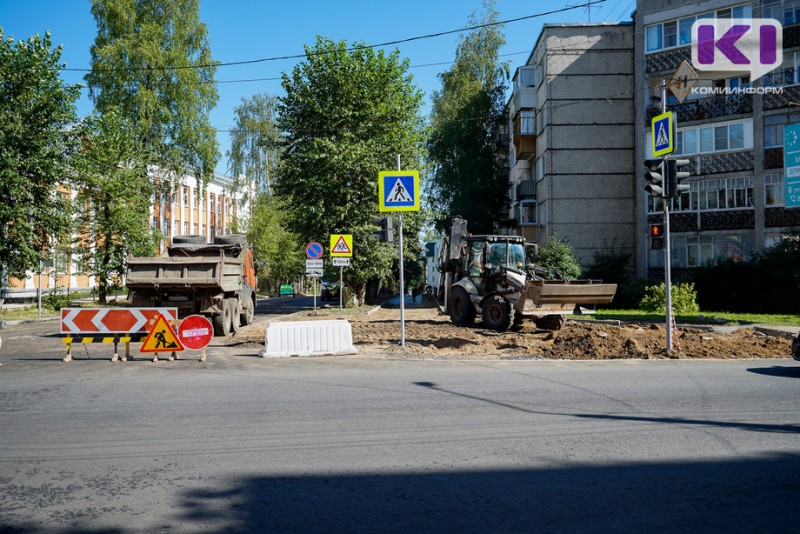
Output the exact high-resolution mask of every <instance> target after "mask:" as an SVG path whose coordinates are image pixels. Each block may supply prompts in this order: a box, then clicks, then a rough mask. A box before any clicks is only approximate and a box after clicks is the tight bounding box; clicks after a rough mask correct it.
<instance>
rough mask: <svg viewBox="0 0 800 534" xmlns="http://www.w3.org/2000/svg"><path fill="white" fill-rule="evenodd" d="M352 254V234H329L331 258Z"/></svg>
mask: <svg viewBox="0 0 800 534" xmlns="http://www.w3.org/2000/svg"><path fill="white" fill-rule="evenodd" d="M352 256H353V236H352V235H351V234H332V235H331V258H351V257H352Z"/></svg>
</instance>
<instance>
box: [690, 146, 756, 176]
mask: <svg viewBox="0 0 800 534" xmlns="http://www.w3.org/2000/svg"><path fill="white" fill-rule="evenodd" d="M696 159H699V160H700V169H699V174H723V173H728V172H736V171H750V170H753V167H754V165H753V153H752V151H746V152H725V153H722V154H705V155H702V156H697V158H696Z"/></svg>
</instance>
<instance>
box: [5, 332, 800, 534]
mask: <svg viewBox="0 0 800 534" xmlns="http://www.w3.org/2000/svg"><path fill="white" fill-rule="evenodd" d="M37 328H38V330H37ZM92 350H97V348H96V347H92ZM211 352H212V354H211V355H210V356H209V359H208V361H207V362H206V363H204V364H201V363H199V362H197V361H191V360H181V361H174V362H165V361H162V362H159V363H153V362H150V361H147V360H136V361H129V362H125V363H122V362H119V363H110V362H108V361H107V360H106V359H97V358H92V359H77V360H76V361H74V362H71V363H66V364H65V363H62V362H61V361H60V357H61V355H62V347H61V346H60V342H59V339H58V338H57V337H48V336H47V335H46V334H43V333H42V330H41V325H32V326H31V325H20V326H19V327H15V328H13V329H11V330H7V331H6V335H4V345H3V348H2V352H0V363H2V364H3V365H2V367H0V429H2V431H1V432H2V446H1V447H0V531H10V532H89V533H94V532H96V533H99V532H159V531H160V532H173V531H174V532H199V531H207V532H251V531H263V532H340V531H349V532H391V531H394V532H424V531H430V532H433V531H460V532H614V531H634V532H644V531H665V530H671V531H676V530H680V531H719V532H752V531H761V532H796V530H797V525H798V523H799V522H800V513H799V512H798V509H800V507H798V502H800V475H799V474H798V473H799V472H800V471H799V468H800V448H798V443H800V442H799V441H798V433H800V417H799V416H798V400H800V365H797V364H796V363H795V362H792V361H791V360H789V361H787V360H766V361H765V360H758V361H747V360H745V361H742V360H737V361H673V360H670V361H624V362H620V361H607V362H558V361H553V362H547V361H517V362H508V361H506V362H474V361H473V362H457V361H448V362H436V361H391V360H389V361H387V360H380V361H379V360H369V359H365V358H359V357H318V358H282V359H262V358H257V357H255V353H256V351H255V350H252V349H248V350H246V351H237V348H236V347H229V348H226V347H214V348H213V350H212V351H211ZM4 529H5V530H4Z"/></svg>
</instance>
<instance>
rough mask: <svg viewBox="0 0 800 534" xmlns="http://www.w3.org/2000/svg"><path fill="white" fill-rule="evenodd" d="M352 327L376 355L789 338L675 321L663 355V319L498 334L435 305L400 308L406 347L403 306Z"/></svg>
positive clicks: (770, 344) (758, 349)
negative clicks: (455, 320) (457, 321)
mask: <svg viewBox="0 0 800 534" xmlns="http://www.w3.org/2000/svg"><path fill="white" fill-rule="evenodd" d="M341 317H342V315H341V314H340V313H339V312H338V310H334V309H331V310H326V309H324V308H323V309H320V310H317V312H316V313H305V314H295V315H292V316H291V317H288V318H287V319H286V320H294V321H296V320H315V319H334V318H341ZM345 317H346V318H347V319H348V320H349V321H350V324H351V325H352V330H353V343H354V345H355V346H356V348H357V349H358V352H359V355H361V356H366V357H378V358H415V359H474V360H480V359H558V360H613V359H663V358H685V359H700V358H720V359H733V358H789V357H791V344H792V343H791V340H789V339H785V338H781V337H771V336H767V335H765V334H763V333H761V332H758V331H756V330H754V329H752V328H741V329H738V330H735V331H733V332H730V333H720V332H715V331H713V330H711V329H709V328H705V327H679V328H678V330H677V333H676V334H675V336H674V337H673V348H674V350H673V351H672V353H670V354H667V353H666V350H665V346H666V331H665V327H664V325H663V324H661V325H658V324H622V325H620V326H614V325H609V324H605V323H600V322H598V323H593V322H589V321H580V322H579V321H573V320H568V321H567V323H566V325H565V326H564V328H563V329H561V330H559V331H556V332H552V331H548V330H540V329H538V328H536V327H535V326H534V325H533V323H532V322H526V323H525V324H524V325H523V327H522V328H521V329H519V330H511V331H508V332H496V331H493V330H489V329H486V328H483V327H482V325H481V323H480V320H478V321H477V322H476V324H475V326H473V327H458V326H454V325H453V324H452V323H451V322H450V319H449V318H448V317H447V316H446V315H442V314H440V313H439V311H438V310H437V309H435V308H422V309H407V310H406V311H405V325H406V328H405V338H406V347H405V349H401V348H400V347H399V342H400V311H399V310H397V309H380V310H377V311H376V312H375V313H370V314H367V313H356V314H348V315H346V316H345ZM266 327H267V325H265V324H256V325H252V326H250V327H248V328H247V329H241V330H240V331H239V332H237V334H236V336H235V337H234V338H233V339H232V340H231V341H232V342H233V343H237V344H239V343H246V344H248V345H249V344H253V345H256V344H261V345H262V346H263V340H264V333H265V330H266Z"/></svg>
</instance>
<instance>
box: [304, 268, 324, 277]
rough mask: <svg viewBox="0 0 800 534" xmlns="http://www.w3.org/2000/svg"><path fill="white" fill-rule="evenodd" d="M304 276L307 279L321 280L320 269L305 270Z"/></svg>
mask: <svg viewBox="0 0 800 534" xmlns="http://www.w3.org/2000/svg"><path fill="white" fill-rule="evenodd" d="M306 276H308V277H309V278H322V269H306Z"/></svg>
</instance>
